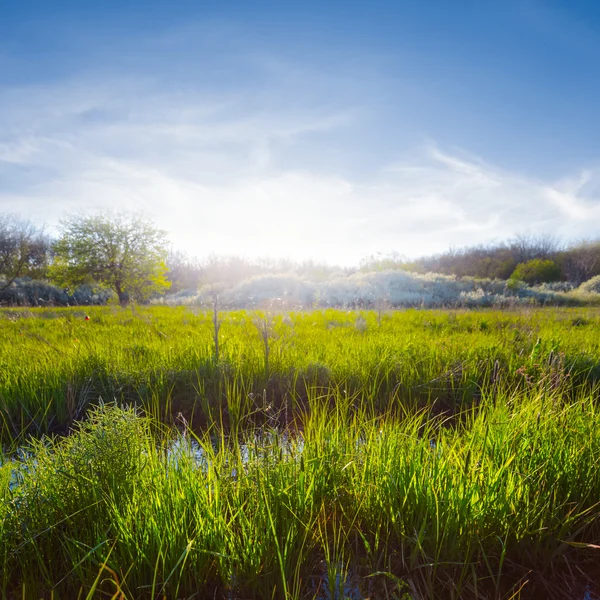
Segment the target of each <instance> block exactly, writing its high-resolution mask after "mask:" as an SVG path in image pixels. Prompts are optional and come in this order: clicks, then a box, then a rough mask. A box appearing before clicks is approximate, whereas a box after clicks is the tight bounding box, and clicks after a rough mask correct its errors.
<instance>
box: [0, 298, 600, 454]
mask: <svg viewBox="0 0 600 600" xmlns="http://www.w3.org/2000/svg"><path fill="white" fill-rule="evenodd" d="M85 314H86V313H85V312H83V311H82V310H81V309H63V310H60V309H47V310H45V309H36V310H26V311H23V310H11V309H9V310H4V311H1V312H0V337H1V339H2V340H3V342H4V343H3V344H2V345H0V365H1V366H2V368H1V369H0V437H1V438H2V439H3V441H4V442H5V443H7V442H10V440H12V439H14V438H16V437H19V436H20V435H21V434H22V433H23V432H29V433H33V434H36V435H40V434H43V433H48V432H61V433H64V432H66V431H67V430H68V428H69V426H70V425H71V424H72V423H73V422H74V421H75V420H77V419H80V418H82V417H83V416H84V415H85V413H86V411H87V409H88V408H89V407H90V406H91V405H93V404H95V403H97V402H98V399H99V398H102V399H104V400H105V401H113V400H116V401H118V402H120V403H129V404H136V405H138V406H142V407H143V408H144V409H145V410H146V411H147V412H149V413H151V414H152V415H153V416H154V417H155V418H157V419H159V420H162V421H165V422H172V421H174V420H175V419H176V418H177V416H178V415H179V414H180V413H181V414H182V415H183V417H185V418H186V419H187V421H189V422H191V423H192V424H193V425H194V426H195V428H196V429H198V430H199V429H202V428H204V427H206V426H207V425H208V426H210V425H211V424H214V423H215V422H219V423H225V424H227V425H228V426H229V427H232V428H234V429H235V428H238V427H242V428H243V427H245V426H247V425H248V424H249V421H252V422H254V423H259V422H264V421H269V422H273V420H274V419H275V417H277V420H278V422H279V424H280V425H285V424H286V423H285V421H286V420H287V421H289V420H290V419H293V418H294V417H295V416H296V415H299V414H302V412H303V411H304V410H305V408H306V401H307V398H308V394H309V392H308V390H311V389H313V388H315V387H316V388H318V389H320V390H321V391H323V392H324V391H325V390H328V389H336V388H337V389H340V390H341V389H344V390H346V392H347V393H348V394H349V395H352V396H353V397H355V398H357V399H358V401H359V402H360V403H365V404H368V405H370V406H371V408H372V410H373V412H374V413H376V412H385V411H387V410H388V409H389V408H390V406H391V405H396V406H399V405H402V407H407V406H412V407H425V406H429V405H430V404H432V403H435V404H436V406H437V408H438V410H439V412H445V413H447V414H449V413H453V412H460V411H462V410H464V409H465V408H468V407H470V406H472V405H473V404H476V403H477V402H479V400H480V398H481V397H482V393H486V392H490V393H492V391H493V393H509V394H510V393H512V392H513V391H515V390H529V391H535V390H537V391H548V390H555V389H557V388H560V389H561V390H562V393H563V395H565V396H569V397H572V398H574V397H576V396H577V394H579V393H581V392H584V391H587V392H589V391H590V390H592V389H593V388H594V386H595V385H596V384H597V383H598V382H599V381H600V335H599V332H600V310H597V309H558V310H557V309H541V310H540V309H538V310H531V311H525V312H516V313H503V312H499V311H484V312H457V311H450V312H444V311H418V310H409V311H402V312H391V313H387V314H386V313H384V314H382V315H378V314H377V313H375V312H356V311H349V312H345V311H337V310H325V311H314V312H309V313H289V314H278V315H274V316H272V315H269V314H265V313H247V312H230V313H225V314H223V315H220V320H221V321H222V322H221V323H220V328H219V334H218V350H217V347H216V344H215V331H214V324H213V322H212V318H213V315H211V314H210V313H208V314H207V313H204V312H200V313H197V314H195V313H193V312H191V311H190V310H187V309H183V308H181V309H174V308H167V307H155V308H147V309H136V308H133V309H120V308H98V307H96V308H90V309H89V313H88V314H89V316H90V320H89V321H86V320H84V316H85ZM267 409H269V410H267Z"/></svg>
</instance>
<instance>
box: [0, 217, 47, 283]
mask: <svg viewBox="0 0 600 600" xmlns="http://www.w3.org/2000/svg"><path fill="white" fill-rule="evenodd" d="M49 250H50V241H49V239H48V237H47V236H46V235H45V234H44V231H43V229H42V228H40V227H38V226H36V225H34V224H33V223H32V222H31V221H28V220H26V219H20V218H19V217H16V216H15V215H11V214H2V215H0V276H1V277H2V279H3V280H4V281H3V282H2V283H0V291H2V290H5V289H7V288H8V287H10V286H11V284H12V283H13V282H14V281H15V279H17V278H18V277H23V276H29V277H32V278H34V279H37V278H41V277H44V275H45V272H46V268H47V266H48V255H49Z"/></svg>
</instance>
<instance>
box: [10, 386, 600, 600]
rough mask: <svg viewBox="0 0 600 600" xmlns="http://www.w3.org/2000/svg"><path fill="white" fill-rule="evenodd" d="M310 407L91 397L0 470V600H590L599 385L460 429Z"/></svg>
mask: <svg viewBox="0 0 600 600" xmlns="http://www.w3.org/2000/svg"><path fill="white" fill-rule="evenodd" d="M309 402H310V404H311V411H310V415H309V416H307V418H306V421H305V423H304V427H303V429H302V433H299V432H296V434H295V435H293V436H289V435H282V434H281V433H278V432H277V431H275V430H266V429H264V428H263V429H261V430H254V431H252V432H248V433H247V434H246V435H245V436H242V437H238V438H225V437H218V436H217V437H215V436H210V435H206V436H204V437H201V438H199V439H195V440H194V439H193V438H190V433H189V432H185V433H184V434H181V433H179V434H177V435H175V434H174V432H173V431H170V432H169V431H166V430H164V429H158V430H157V429H156V427H155V426H154V424H153V423H152V422H151V421H150V420H148V419H146V418H142V417H140V416H137V415H136V414H135V413H134V411H133V410H131V409H119V408H115V407H103V408H100V409H97V410H96V411H95V412H94V413H93V414H92V415H91V418H90V419H89V420H88V421H87V422H86V423H85V424H83V425H81V426H80V427H79V428H78V430H77V431H76V432H75V433H73V434H72V435H71V436H69V437H67V438H61V439H57V440H54V441H48V440H46V441H44V442H34V443H33V444H32V446H31V448H29V454H28V457H27V458H25V459H22V460H20V461H19V462H17V463H13V464H12V465H11V466H10V469H11V471H12V470H14V469H15V468H16V470H17V471H16V474H15V473H14V472H13V473H12V478H13V485H12V486H9V485H8V480H7V475H6V471H7V469H6V468H5V469H3V471H0V473H4V474H3V476H2V477H3V480H2V492H1V493H2V496H1V500H0V517H1V521H0V522H1V529H0V561H1V566H0V573H1V574H2V575H1V576H0V577H1V580H0V585H1V589H2V593H3V596H4V597H13V596H14V597H16V596H19V597H21V596H23V597H31V598H34V597H35V598H38V597H48V594H49V593H50V592H52V593H53V597H54V598H74V597H82V598H85V597H102V596H105V597H113V598H156V597H168V598H188V597H189V598H191V597H194V598H209V597H210V598H225V597H228V598H315V597H317V598H342V596H343V594H344V589H345V593H346V594H349V593H350V591H351V592H352V593H354V594H355V597H356V594H358V590H361V593H362V594H363V596H362V597H372V598H490V599H491V598H517V597H522V598H539V597H552V598H562V597H564V598H576V597H581V598H583V594H584V590H585V588H586V586H588V585H590V582H593V581H594V577H597V575H598V573H597V571H594V569H595V568H597V556H598V555H597V552H598V550H597V546H598V545H599V544H600V521H599V512H598V500H599V499H600V469H599V468H598V467H599V462H600V431H599V428H598V412H597V410H598V409H597V407H596V403H595V401H594V399H592V398H589V397H582V398H580V399H579V400H577V401H575V402H572V403H569V404H565V403H563V402H562V401H560V400H559V399H557V398H553V397H552V396H551V395H547V396H525V395H515V396H513V397H502V398H496V400H495V401H494V402H492V401H491V400H490V399H485V400H484V401H483V405H482V407H481V408H480V410H479V411H477V413H475V412H472V413H470V414H466V415H463V417H464V418H463V419H462V420H461V424H460V425H458V426H454V427H448V426H447V423H444V422H443V420H440V419H431V418H428V416H427V415H426V414H417V415H413V416H410V417H408V416H407V417H405V418H402V419H400V418H397V417H388V416H382V417H380V418H377V419H373V418H371V417H369V416H368V415H367V414H365V413H364V412H363V411H361V410H357V409H356V408H354V407H353V402H352V399H349V398H348V396H347V395H344V394H340V395H338V396H335V397H329V398H319V397H313V398H311V399H310V401H309ZM192 441H193V443H192ZM595 581H598V580H597V579H595ZM591 585H593V584H591ZM349 590H350V591H349Z"/></svg>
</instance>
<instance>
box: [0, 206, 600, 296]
mask: <svg viewBox="0 0 600 600" xmlns="http://www.w3.org/2000/svg"><path fill="white" fill-rule="evenodd" d="M388 271H390V272H398V271H403V272H408V273H412V274H413V275H425V274H428V273H433V274H439V275H443V276H446V279H444V280H440V281H439V282H438V283H439V284H440V285H442V283H443V285H444V286H446V287H447V286H449V285H450V283H449V282H450V279H448V278H458V279H459V280H466V279H469V280H476V281H477V282H479V283H472V282H465V285H466V287H465V286H462V287H461V286H458V287H456V286H454V287H456V290H454V288H453V290H454V292H456V293H455V294H454V293H453V294H452V295H457V294H458V295H460V294H462V296H461V298H463V299H464V295H465V294H467V295H469V294H472V293H474V290H482V293H484V294H486V295H487V294H488V293H489V292H488V290H487V287H489V285H490V284H488V283H486V284H485V285H483V284H482V283H481V282H482V281H484V280H485V281H487V282H494V281H498V282H503V283H506V282H508V283H507V289H509V290H511V293H512V291H515V290H518V289H522V286H523V285H527V286H539V285H540V284H550V283H551V284H556V286H559V287H554V288H552V292H560V291H568V290H570V289H573V288H577V287H579V286H580V285H581V284H582V283H584V282H588V283H589V284H592V283H593V284H594V285H593V286H591V287H590V285H588V284H585V285H588V288H589V289H587V288H586V289H585V290H584V289H583V287H584V286H583V287H581V291H585V292H590V291H592V292H595V291H596V287H597V285H596V284H597V281H600V239H598V240H595V241H582V242H580V243H577V244H571V245H564V244H561V243H560V242H559V241H558V240H557V239H555V238H552V237H532V236H517V237H515V238H513V239H511V240H508V241H505V242H500V243H495V244H489V245H480V246H472V247H465V248H462V249H451V250H448V251H447V252H444V253H442V254H438V255H433V256H426V257H422V258H419V259H415V260H407V259H404V258H402V257H400V256H399V255H396V254H392V255H385V256H383V255H377V256H371V257H368V258H366V259H365V260H363V261H362V262H361V263H360V265H358V266H357V267H346V268H342V267H337V266H330V265H326V264H322V263H317V262H314V261H305V262H300V263H299V262H294V261H290V260H285V259H272V258H265V259H261V260H256V259H254V260H251V259H245V258H241V257H236V256H210V257H208V258H205V259H202V260H200V259H197V258H192V257H189V256H187V255H185V254H184V253H182V252H180V251H177V250H174V249H172V248H170V246H169V244H168V241H167V238H166V232H164V231H161V230H160V229H158V228H156V227H155V226H154V224H153V223H152V222H151V221H149V220H148V219H145V218H143V217H141V216H139V215H127V214H122V213H121V214H114V213H101V214H94V215H83V214H76V215H70V216H68V217H67V218H65V219H63V220H62V221H61V225H60V227H59V235H58V236H56V237H52V236H50V235H49V234H48V233H47V232H46V231H45V230H44V228H43V227H40V226H38V225H36V224H34V223H32V222H31V221H28V220H24V219H20V218H19V217H16V216H14V215H8V214H4V215H2V214H0V304H4V305H7V304H10V305H14V304H28V305H43V304H103V303H105V302H106V301H107V300H108V299H109V298H110V297H111V295H112V296H114V297H116V298H117V299H118V301H119V302H121V303H127V302H129V301H130V300H133V301H136V302H146V301H149V300H152V299H155V298H158V297H161V296H164V295H165V294H168V295H171V296H177V297H179V298H185V297H186V296H191V295H197V294H198V290H200V295H201V296H202V297H207V295H212V294H215V293H216V294H219V293H222V292H226V291H227V293H229V294H230V295H231V294H233V290H241V289H246V288H248V289H247V292H248V293H249V294H250V296H253V297H255V298H256V297H259V296H262V295H263V291H261V290H262V288H265V289H266V288H270V287H273V289H274V290H275V289H276V288H278V287H281V286H279V285H274V286H272V285H271V283H272V282H273V281H275V280H273V279H272V278H273V277H276V278H279V279H278V281H279V280H281V277H282V276H283V277H284V279H285V278H286V277H287V278H288V279H285V281H287V282H288V283H289V284H290V285H292V283H293V285H292V288H294V289H296V288H297V289H298V290H299V289H302V290H303V293H302V294H301V295H303V296H304V295H305V293H304V292H306V293H308V291H310V290H312V292H314V293H315V294H317V295H323V296H329V295H331V294H332V297H335V296H336V294H337V292H335V291H332V285H330V284H331V282H336V285H335V286H334V287H336V286H340V285H342V283H341V282H344V284H343V285H342V287H343V288H344V290H345V292H344V296H347V293H346V292H349V291H350V290H351V289H354V287H355V283H356V282H359V281H360V280H358V279H357V280H356V282H354V280H353V279H349V278H352V277H353V276H354V275H357V276H358V275H365V274H370V273H382V272H388ZM265 278H266V279H265ZM269 278H271V279H269ZM401 280H402V281H403V282H404V283H405V284H406V285H405V286H404V287H405V288H406V289H404V290H396V291H395V292H393V293H392V292H386V294H387V295H388V296H389V295H390V294H391V296H394V294H396V293H400V292H401V294H400V295H401V296H402V297H404V296H403V295H402V294H404V295H406V293H409V292H410V294H413V295H415V294H416V295H417V296H418V295H419V294H425V290H424V288H423V286H425V287H427V289H428V291H429V287H430V286H429V283H427V284H425V283H424V281H425V280H416V279H415V280H414V281H413V279H410V285H408V283H407V281H408V280H406V278H401ZM405 280H406V281H405ZM269 281H270V282H271V283H267V282H269ZM281 281H283V280H281ZM386 281H387V280H386ZM248 282H252V283H251V285H250V284H248V285H246V284H247V283H248ZM290 282H291V283H290ZM294 282H302V284H301V285H300V284H298V285H296V283H294ZM348 282H354V283H348ZM399 282H400V280H398V281H396V280H394V286H396V287H397V286H398V285H400V283H399ZM325 283H326V284H327V285H322V284H325ZM467 284H468V285H467ZM244 285H245V286H246V288H243V286H244ZM357 285H358V292H357V294H358V295H357V297H362V296H363V295H364V293H366V292H365V290H366V289H367V288H368V287H369V286H366V287H365V285H366V284H365V285H363V284H362V283H360V284H357ZM369 285H370V284H369ZM436 285H437V284H436ZM240 286H242V288H240ZM287 286H288V284H286V285H284V286H283V288H286V289H287ZM486 286H487V287H486ZM560 286H563V287H562V288H561V287H560ZM496 287H497V286H496ZM254 288H257V289H256V290H255V289H254ZM346 288H348V289H347V290H346ZM459 288H460V289H459ZM463 288H464V289H463ZM255 292H256V293H255ZM334 292H335V293H334ZM359 292H360V293H359ZM477 293H479V292H477ZM498 293H499V292H498V290H496V289H495V287H494V292H493V294H492V295H497V294H498ZM521 293H522V292H521ZM544 293H546V292H544ZM236 294H237V292H236ZM236 294H234V295H236ZM368 295H369V297H374V295H377V294H376V293H375V292H374V291H373V290H370V291H369V293H368ZM250 296H249V297H250ZM434 296H435V298H437V297H438V296H440V293H438V292H437V291H436V292H435V294H434ZM441 296H443V294H442V295H441ZM441 296H440V297H441ZM411 298H412V296H411ZM418 302H419V299H418V298H417V297H416V296H415V297H414V298H412V300H411V304H415V303H418ZM432 302H434V301H433V300H432ZM456 302H458V300H456ZM461 302H462V300H461ZM435 303H437V300H436V301H435ZM425 304H427V303H425Z"/></svg>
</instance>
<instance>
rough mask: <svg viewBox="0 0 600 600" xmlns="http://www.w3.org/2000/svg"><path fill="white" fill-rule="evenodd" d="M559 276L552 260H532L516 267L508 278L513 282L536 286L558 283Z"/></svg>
mask: <svg viewBox="0 0 600 600" xmlns="http://www.w3.org/2000/svg"><path fill="white" fill-rule="evenodd" d="M560 276H561V272H560V267H559V266H558V265H557V264H556V263H555V262H554V261H553V260H541V259H539V258H534V259H533V260H528V261H527V262H525V263H521V264H519V265H517V268H516V269H515V270H514V271H513V273H512V275H511V276H510V278H511V279H512V280H513V281H515V280H516V281H524V282H525V283H527V284H529V285H537V284H540V283H548V282H551V281H558V280H559V279H560Z"/></svg>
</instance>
